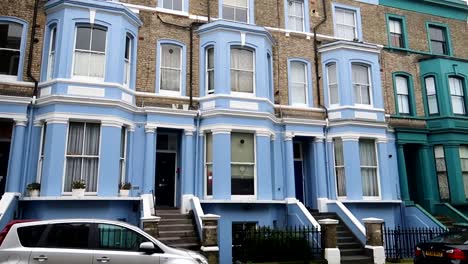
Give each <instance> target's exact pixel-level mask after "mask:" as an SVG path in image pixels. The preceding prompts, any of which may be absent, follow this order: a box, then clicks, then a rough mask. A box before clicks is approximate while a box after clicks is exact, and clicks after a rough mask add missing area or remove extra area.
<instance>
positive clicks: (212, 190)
mask: <svg viewBox="0 0 468 264" xmlns="http://www.w3.org/2000/svg"><path fill="white" fill-rule="evenodd" d="M208 134H211V141H212V142H211V146H212V147H213V148H214V146H213V136H214V135H213V133H212V132H207V133H205V134H204V137H205V144H204V145H205V146H204V153H205V155H204V159H203V164H204V165H205V166H204V173H203V176H204V177H203V178H204V179H203V181H204V185H203V186H204V187H205V188H204V189H205V190H204V195H205V198H207V199H211V198H213V192H214V188H213V181H212V183H211V195H208V175H207V174H208V165H211V168H212V169H213V161H211V162H207V161H206V154H207V153H208V152H207V149H208V137H207V135H208ZM211 151H212V153H213V150H211ZM211 177H213V175H211Z"/></svg>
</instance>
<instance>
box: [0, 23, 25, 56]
mask: <svg viewBox="0 0 468 264" xmlns="http://www.w3.org/2000/svg"><path fill="white" fill-rule="evenodd" d="M22 33H23V26H22V25H20V24H17V23H5V24H0V48H7V49H16V50H19V49H20V47H21V35H22Z"/></svg>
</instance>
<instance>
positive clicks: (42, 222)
mask: <svg viewBox="0 0 468 264" xmlns="http://www.w3.org/2000/svg"><path fill="white" fill-rule="evenodd" d="M61 223H98V224H116V225H121V226H125V227H129V228H135V226H134V225H131V224H128V223H126V222H122V221H116V220H108V219H93V218H89V219H88V218H65V219H48V220H34V221H31V222H24V223H16V224H14V226H15V227H22V226H34V225H48V224H61Z"/></svg>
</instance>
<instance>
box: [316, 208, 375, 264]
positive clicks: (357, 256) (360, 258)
mask: <svg viewBox="0 0 468 264" xmlns="http://www.w3.org/2000/svg"><path fill="white" fill-rule="evenodd" d="M311 214H312V216H313V217H314V218H315V219H316V220H321V219H327V218H328V219H335V220H338V221H339V222H338V225H337V227H336V235H337V244H338V248H339V249H340V255H341V263H345V264H371V263H373V262H374V261H373V259H372V258H371V257H370V256H367V255H366V251H365V249H364V245H362V244H361V242H360V241H359V239H357V237H356V236H355V235H354V234H353V232H351V230H350V229H349V227H348V226H347V225H346V224H345V223H344V222H343V221H342V220H341V218H340V217H339V216H338V215H337V214H335V213H318V212H314V211H311Z"/></svg>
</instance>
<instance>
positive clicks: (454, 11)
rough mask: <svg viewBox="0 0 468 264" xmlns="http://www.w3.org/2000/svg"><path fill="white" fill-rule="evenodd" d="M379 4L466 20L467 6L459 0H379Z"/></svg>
mask: <svg viewBox="0 0 468 264" xmlns="http://www.w3.org/2000/svg"><path fill="white" fill-rule="evenodd" d="M379 4H380V5H384V6H389V7H395V8H398V9H404V10H409V11H414V12H419V13H423V14H429V15H434V16H441V17H446V18H450V19H457V20H463V21H466V20H467V17H468V6H467V5H466V3H465V2H463V1H461V0H380V1H379Z"/></svg>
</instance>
